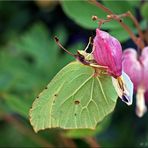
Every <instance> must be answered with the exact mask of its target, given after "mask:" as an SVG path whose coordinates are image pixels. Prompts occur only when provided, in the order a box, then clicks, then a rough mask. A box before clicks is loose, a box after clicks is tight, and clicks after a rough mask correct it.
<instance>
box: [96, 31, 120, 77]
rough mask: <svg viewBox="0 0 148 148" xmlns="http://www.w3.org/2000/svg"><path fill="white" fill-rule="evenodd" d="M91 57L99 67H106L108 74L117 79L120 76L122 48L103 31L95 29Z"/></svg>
mask: <svg viewBox="0 0 148 148" xmlns="http://www.w3.org/2000/svg"><path fill="white" fill-rule="evenodd" d="M93 56H94V59H95V60H96V62H97V63H98V64H99V65H101V66H107V67H108V73H109V74H110V75H111V76H113V77H115V78H117V77H119V76H121V74H122V59H121V58H122V47H121V45H120V43H119V41H118V40H117V39H116V38H114V37H112V36H111V35H109V33H107V32H105V31H101V30H100V29H96V36H95V38H94V43H93Z"/></svg>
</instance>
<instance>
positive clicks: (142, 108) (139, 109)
mask: <svg viewBox="0 0 148 148" xmlns="http://www.w3.org/2000/svg"><path fill="white" fill-rule="evenodd" d="M144 93H145V90H144V89H143V88H140V87H139V88H138V90H137V95H136V114H137V116H138V117H143V115H144V114H145V113H146V111H147V107H146V104H145V98H144Z"/></svg>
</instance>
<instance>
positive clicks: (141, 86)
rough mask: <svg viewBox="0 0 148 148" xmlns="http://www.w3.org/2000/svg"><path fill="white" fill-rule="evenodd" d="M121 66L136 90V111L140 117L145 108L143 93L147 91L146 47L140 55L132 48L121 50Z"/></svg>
mask: <svg viewBox="0 0 148 148" xmlns="http://www.w3.org/2000/svg"><path fill="white" fill-rule="evenodd" d="M122 66H123V70H124V71H125V72H126V73H127V74H128V75H129V76H130V78H131V80H132V81H133V83H134V90H135V92H137V95H136V106H137V107H136V113H137V115H138V116H139V117H142V116H143V115H144V113H145V112H146V110H147V108H146V105H145V93H146V92H147V91H148V47H145V48H144V49H143V50H142V53H141V55H140V56H138V54H137V52H136V51H135V50H134V49H132V48H128V49H126V50H125V51H124V52H123V61H122Z"/></svg>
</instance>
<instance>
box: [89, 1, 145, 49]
mask: <svg viewBox="0 0 148 148" xmlns="http://www.w3.org/2000/svg"><path fill="white" fill-rule="evenodd" d="M88 1H89V2H90V3H92V4H94V5H95V6H97V7H99V8H100V9H102V10H103V11H104V12H106V13H108V14H109V15H108V17H112V19H114V20H116V21H117V22H118V23H119V24H120V25H121V26H122V27H123V28H124V29H125V30H126V31H127V32H128V34H129V35H130V37H131V39H132V40H133V42H134V43H135V44H136V45H137V46H138V47H139V48H141V49H143V48H144V43H143V40H142V39H143V34H141V33H142V31H141V29H140V26H139V24H138V21H137V20H136V18H135V17H134V16H133V15H132V14H131V13H129V12H128V16H129V17H130V18H131V19H132V20H133V21H134V23H135V25H136V27H138V28H137V29H138V32H139V33H140V34H139V36H140V37H141V39H139V37H136V36H135V34H134V33H133V32H132V31H131V29H130V28H129V27H128V26H127V25H126V24H125V23H124V22H122V20H121V19H120V17H119V16H120V15H119V16H118V15H116V14H114V13H113V12H112V11H111V10H110V9H108V8H106V7H105V6H104V5H102V4H101V3H99V2H97V1H96V0H88Z"/></svg>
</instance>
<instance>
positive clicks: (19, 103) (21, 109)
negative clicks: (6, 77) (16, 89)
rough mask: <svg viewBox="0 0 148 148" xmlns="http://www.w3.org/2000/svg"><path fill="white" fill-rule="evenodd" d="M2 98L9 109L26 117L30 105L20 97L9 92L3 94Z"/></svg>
mask: <svg viewBox="0 0 148 148" xmlns="http://www.w3.org/2000/svg"><path fill="white" fill-rule="evenodd" d="M4 98H5V103H6V104H7V105H8V106H9V108H10V109H11V111H13V112H16V113H18V114H20V115H22V116H23V117H25V118H27V117H28V111H29V107H30V105H28V104H27V103H26V102H25V101H24V100H23V99H22V98H18V97H17V96H15V95H10V94H7V95H5V96H4Z"/></svg>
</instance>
